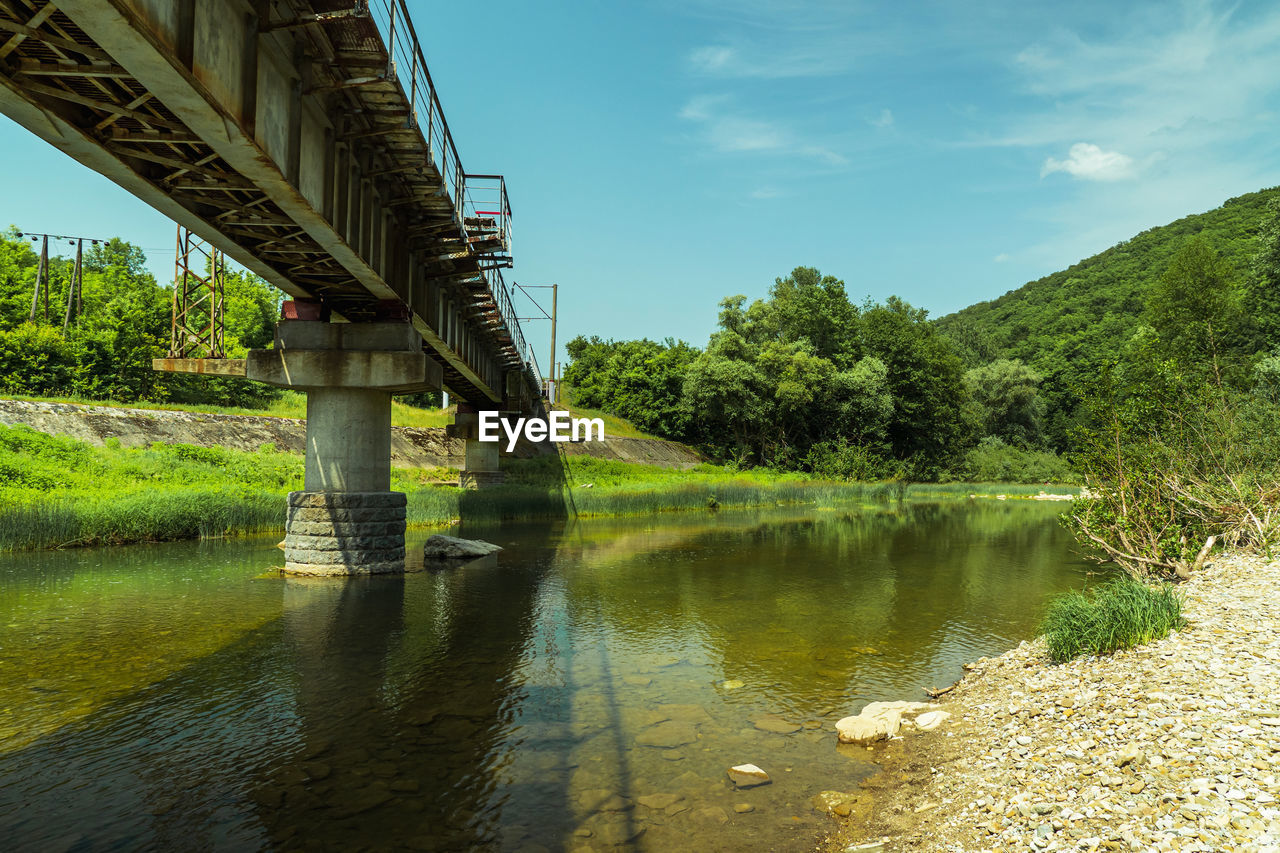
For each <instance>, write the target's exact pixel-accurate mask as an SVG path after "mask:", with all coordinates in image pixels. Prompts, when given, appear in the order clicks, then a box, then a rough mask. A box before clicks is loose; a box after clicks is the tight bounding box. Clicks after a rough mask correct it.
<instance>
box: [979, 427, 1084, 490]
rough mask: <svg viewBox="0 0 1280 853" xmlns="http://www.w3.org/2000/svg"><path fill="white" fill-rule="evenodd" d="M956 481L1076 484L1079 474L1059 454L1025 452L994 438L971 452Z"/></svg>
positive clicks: (987, 439)
mask: <svg viewBox="0 0 1280 853" xmlns="http://www.w3.org/2000/svg"><path fill="white" fill-rule="evenodd" d="M955 474H956V475H957V479H960V480H964V481H966V482H971V483H1074V482H1076V481H1077V477H1076V475H1075V474H1074V473H1073V472H1072V470H1071V466H1070V465H1068V464H1067V462H1066V460H1065V459H1063V458H1062V457H1060V456H1058V455H1057V454H1056V453H1050V452H1047V451H1043V450H1025V449H1023V448H1021V447H1015V446H1013V445H1010V444H1006V443H1005V442H1004V441H1002V440H1000V439H999V438H996V437H994V436H988V437H987V438H984V439H983V440H982V442H981V443H980V444H979V445H978V446H977V447H974V448H972V449H970V450H969V451H968V452H966V453H965V455H964V458H963V459H962V460H961V463H960V465H959V467H958V469H957V470H956V471H955Z"/></svg>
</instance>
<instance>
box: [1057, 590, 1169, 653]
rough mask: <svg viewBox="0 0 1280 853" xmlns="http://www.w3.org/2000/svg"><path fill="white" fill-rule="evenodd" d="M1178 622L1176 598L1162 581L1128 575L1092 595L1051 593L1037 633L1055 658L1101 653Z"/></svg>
mask: <svg viewBox="0 0 1280 853" xmlns="http://www.w3.org/2000/svg"><path fill="white" fill-rule="evenodd" d="M1181 625H1182V598H1181V597H1180V596H1179V594H1178V592H1177V591H1176V590H1175V589H1173V588H1172V587H1171V586H1169V585H1168V584H1164V585H1162V586H1160V587H1158V588H1156V587H1152V586H1149V585H1147V584H1145V583H1142V582H1141V581H1137V580H1134V579H1133V578H1130V577H1120V578H1115V579H1114V580H1111V581H1108V582H1107V583H1105V584H1103V585H1102V586H1100V587H1098V588H1097V589H1096V590H1094V592H1093V594H1092V595H1087V594H1085V593H1081V592H1070V593H1067V594H1066V595H1062V596H1059V597H1057V598H1055V599H1054V600H1053V601H1052V602H1051V603H1050V605H1049V610H1048V612H1047V613H1046V614H1045V618H1044V623H1043V624H1042V626H1041V632H1042V633H1043V634H1044V638H1045V642H1046V644H1047V645H1048V646H1049V656H1050V657H1051V658H1052V659H1053V660H1054V662H1055V663H1065V662H1066V661H1069V660H1071V659H1072V658H1076V657H1079V656H1080V655H1085V654H1090V655H1105V654H1110V653H1112V652H1114V651H1117V650H1119V649H1130V648H1133V647H1134V646H1138V645H1141V644H1143V643H1148V642H1150V641H1152V640H1158V639H1160V638H1161V637H1164V636H1166V635H1168V633H1169V631H1171V630H1172V629H1174V628H1178V627H1181Z"/></svg>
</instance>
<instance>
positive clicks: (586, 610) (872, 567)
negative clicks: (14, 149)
mask: <svg viewBox="0 0 1280 853" xmlns="http://www.w3.org/2000/svg"><path fill="white" fill-rule="evenodd" d="M1061 509H1062V507H1061V505H1051V504H1050V505H1045V504H1038V503H1034V502H1030V501H1008V502H995V501H963V500H957V501H951V502H945V503H929V502H915V503H913V502H907V503H905V504H886V505H883V506H868V507H862V508H857V507H855V508H839V509H826V510H819V509H813V508H786V509H783V508H780V509H776V510H768V511H741V512H725V511H722V512H719V513H712V512H707V513H691V514H672V515H667V516H659V517H651V518H645V519H627V520H591V521H578V522H558V523H555V524H553V525H547V524H542V525H533V524H521V525H506V526H501V527H498V526H479V525H466V524H464V525H462V526H461V527H460V528H459V529H458V530H457V531H451V532H456V533H458V535H462V536H467V537H477V538H484V539H487V540H489V541H493V542H497V543H498V544H500V545H502V546H503V547H504V548H505V549H506V550H505V551H504V552H502V553H501V554H498V555H496V556H494V557H487V558H484V559H482V560H479V561H475V562H471V563H467V564H464V565H460V566H456V567H452V568H447V569H444V570H431V571H425V570H424V571H415V572H412V573H409V574H407V575H405V576H404V577H395V578H371V579H358V580H351V581H334V580H317V579H286V578H282V577H280V576H279V575H278V574H277V573H275V572H274V571H271V569H272V567H273V566H278V565H279V564H280V563H281V562H282V554H281V552H280V551H279V550H278V549H277V548H276V547H275V545H274V539H275V538H276V537H272V538H269V539H232V540H226V541H204V542H198V543H196V542H189V543H174V544H166V545H152V546H135V547H127V548H116V549H86V550H68V551H60V552H42V553H35V554H4V555H0V839H4V841H3V842H2V843H0V846H2V847H3V849H5V850H6V851H27V850H31V851H42V853H44V852H45V851H88V850H95V851H97V850H196V849H199V850H236V851H240V850H295V849H300V850H313V849H314V850H343V851H349V850H361V849H369V850H385V849H410V850H459V851H461V850H511V851H526V852H527V853H533V851H540V850H551V851H554V850H565V849H567V850H577V849H581V850H584V851H585V850H605V849H611V848H612V847H614V846H615V845H627V846H629V847H630V848H631V849H638V850H652V851H680V850H698V851H709V850H748V849H749V850H771V849H773V850H808V849H811V848H812V846H813V843H814V840H815V839H816V838H817V837H818V836H819V835H820V834H821V833H822V832H823V831H824V829H826V828H827V827H828V826H829V825H830V820H831V819H830V818H829V817H827V816H825V815H824V814H821V813H819V812H817V811H815V810H814V809H813V807H812V804H811V800H812V798H813V797H814V795H816V794H818V793H819V792H820V791H824V790H840V791H848V790H856V787H857V785H858V782H859V780H860V779H862V778H865V776H866V775H867V774H868V773H870V772H871V771H872V769H873V768H872V766H871V765H870V764H869V762H868V761H867V753H866V752H865V751H864V750H861V749H860V748H850V747H840V748H838V747H837V744H836V738H835V733H834V727H833V726H834V723H835V721H836V720H837V719H839V718H840V717H843V716H846V715H849V714H853V713H856V712H857V711H858V710H859V709H860V708H861V706H862V705H863V704H865V703H866V702H868V701H872V700H877V699H919V698H923V696H922V688H925V687H934V686H938V687H941V686H945V685H947V684H950V683H951V682H953V681H955V680H956V679H957V678H958V677H960V675H961V674H962V670H961V664H963V663H965V662H967V661H970V660H973V659H976V658H977V657H979V656H982V655H994V654H998V653H1000V652H1002V651H1004V650H1006V649H1008V648H1010V647H1011V646H1014V645H1016V644H1017V643H1018V642H1019V641H1021V640H1022V639H1026V638H1029V637H1030V636H1032V635H1033V634H1034V632H1035V627H1036V624H1037V621H1038V619H1039V616H1040V613H1041V611H1042V608H1043V605H1044V603H1045V600H1046V598H1047V597H1048V596H1050V595H1052V594H1054V593H1057V592H1060V591H1063V590H1066V589H1068V588H1079V587H1080V586H1082V585H1083V584H1084V583H1085V581H1086V572H1087V571H1088V570H1089V569H1090V568H1091V567H1092V564H1091V563H1088V562H1086V561H1084V560H1083V558H1081V557H1080V556H1078V555H1077V554H1076V552H1075V549H1074V548H1073V546H1072V543H1071V540H1070V537H1069V535H1068V534H1067V533H1066V532H1065V531H1064V530H1063V529H1062V528H1061V526H1060V525H1059V524H1058V523H1057V521H1056V515H1057V513H1058V512H1060V511H1061ZM459 531H460V532H459ZM427 535H428V532H426V531H416V532H415V531H411V532H410V552H411V553H412V552H414V551H418V552H419V553H420V550H421V549H420V544H421V542H422V540H423V539H425V538H426V536H427ZM417 562H418V564H419V566H418V567H420V565H421V557H420V556H419V557H418V560H417ZM415 568H416V567H415ZM748 762H749V763H754V764H757V765H758V766H760V767H761V768H763V769H764V770H765V771H766V772H768V773H769V775H770V776H771V778H772V780H773V781H772V783H771V784H769V785H765V786H762V787H757V788H751V789H746V790H735V789H734V787H733V785H732V784H731V783H730V782H729V781H728V779H727V777H726V775H725V769H726V768H727V767H729V766H731V765H736V764H741V763H748Z"/></svg>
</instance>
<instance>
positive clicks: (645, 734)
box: [636, 721, 698, 749]
mask: <svg viewBox="0 0 1280 853" xmlns="http://www.w3.org/2000/svg"><path fill="white" fill-rule="evenodd" d="M697 739H698V733H697V732H696V731H695V730H694V728H693V726H690V725H688V724H686V723H677V722H674V721H668V722H665V723H658V724H657V725H656V726H652V727H650V728H648V729H645V730H644V731H642V732H640V734H638V735H636V743H637V744H639V745H640V746H653V747H657V748H658V749H675V748H676V747H677V746H684V745H685V744H686V743H693V742H694V741H695V740H697Z"/></svg>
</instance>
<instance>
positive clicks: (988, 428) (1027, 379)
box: [964, 359, 1045, 449]
mask: <svg viewBox="0 0 1280 853" xmlns="http://www.w3.org/2000/svg"><path fill="white" fill-rule="evenodd" d="M1043 379H1044V377H1042V376H1041V375H1040V374H1039V373H1036V372H1035V371H1034V370H1032V369H1031V368H1029V367H1027V366H1026V365H1025V364H1023V363H1022V362H1021V361H1018V360H1017V359H1012V360H1010V359H1000V360H998V361H993V362H991V363H990V364H987V365H983V366H982V367H975V368H972V369H970V370H967V371H965V374H964V385H965V390H966V391H967V392H968V395H969V398H970V401H971V403H970V404H971V406H972V407H973V409H974V414H975V420H976V421H977V426H978V427H979V429H980V430H981V433H982V435H984V436H993V437H995V438H999V439H1000V440H1001V441H1003V442H1004V443H1006V444H1009V445H1012V446H1014V447H1023V448H1031V449H1034V448H1040V447H1042V446H1043V445H1044V414H1045V406H1044V401H1043V400H1042V399H1040V395H1039V387H1040V383H1041V381H1043Z"/></svg>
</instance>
